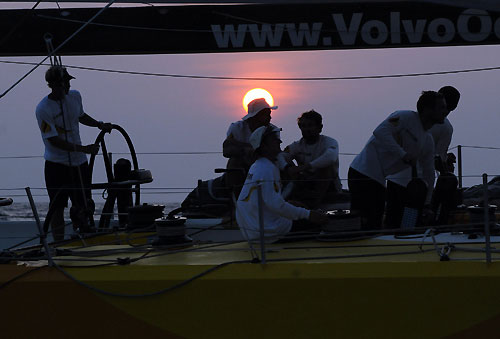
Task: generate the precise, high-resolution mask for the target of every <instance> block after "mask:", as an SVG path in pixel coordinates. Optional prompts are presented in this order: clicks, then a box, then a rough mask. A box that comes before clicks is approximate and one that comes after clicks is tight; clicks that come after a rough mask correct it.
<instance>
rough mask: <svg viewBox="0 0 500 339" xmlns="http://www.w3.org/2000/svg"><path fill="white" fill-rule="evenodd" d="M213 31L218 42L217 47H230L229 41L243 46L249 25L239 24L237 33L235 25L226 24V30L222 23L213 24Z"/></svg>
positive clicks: (234, 45)
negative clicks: (222, 27)
mask: <svg viewBox="0 0 500 339" xmlns="http://www.w3.org/2000/svg"><path fill="white" fill-rule="evenodd" d="M211 27H212V33H213V34H214V37H215V41H216V42H217V47H219V48H228V47H229V42H231V44H232V45H233V47H242V46H243V42H244V41H245V33H246V31H247V25H246V24H241V25H238V32H237V33H236V34H235V31H234V25H224V30H222V29H221V26H220V25H211Z"/></svg>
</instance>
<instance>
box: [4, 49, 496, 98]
mask: <svg viewBox="0 0 500 339" xmlns="http://www.w3.org/2000/svg"><path fill="white" fill-rule="evenodd" d="M59 47H60V46H59ZM59 47H57V48H56V50H58V49H59ZM45 60H46V58H45V59H44V60H42V61H41V62H40V63H38V64H37V63H32V62H22V61H7V60H0V63H4V64H20V65H36V67H35V69H36V68H37V67H38V66H41V65H42V64H43V62H44V61H45ZM44 66H49V65H45V64H44ZM66 68H73V69H81V70H87V71H97V72H106V73H118V74H128V75H144V76H154V77H167V78H181V79H186V78H187V79H207V80H243V81H337V80H366V79H387V78H409V77H420V76H433V75H447V74H460V73H473V72H487V71H497V70H500V66H494V67H480V68H470V69H460V70H451V71H438V72H422V73H399V74H378V75H360V76H345V77H231V76H223V75H219V76H209V75H193V74H168V73H152V72H139V71H124V70H113V69H106V68H96V67H84V66H75V65H66ZM32 71H34V69H33V70H31V71H30V72H29V73H31V72H32ZM26 76H27V75H26ZM21 80H22V79H21ZM19 82H20V81H19ZM15 85H17V83H16V84H15ZM9 90H10V89H9ZM5 94H6V93H4V94H3V95H2V96H0V98H1V97H3V96H4V95H5Z"/></svg>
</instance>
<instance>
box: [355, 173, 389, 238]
mask: <svg viewBox="0 0 500 339" xmlns="http://www.w3.org/2000/svg"><path fill="white" fill-rule="evenodd" d="M347 179H348V181H347V183H348V185H349V191H350V192H351V210H353V211H357V212H359V214H360V217H361V229H362V230H373V229H381V228H382V219H383V217H384V208H385V187H384V185H382V184H380V183H379V182H377V181H375V180H373V179H371V178H369V177H367V176H366V175H364V174H361V173H359V172H358V171H356V170H355V169H353V168H349V173H348V175H347Z"/></svg>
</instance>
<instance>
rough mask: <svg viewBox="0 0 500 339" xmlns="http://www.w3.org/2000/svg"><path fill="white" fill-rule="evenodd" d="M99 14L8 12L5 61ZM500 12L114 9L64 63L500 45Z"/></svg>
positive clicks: (74, 44)
mask: <svg viewBox="0 0 500 339" xmlns="http://www.w3.org/2000/svg"><path fill="white" fill-rule="evenodd" d="M98 10H99V9H97V8H78V9H61V10H57V9H54V10H47V9H44V10H34V11H31V10H1V11H0V55H1V56H21V55H45V54H46V53H47V51H46V46H45V41H44V39H43V36H44V34H45V33H51V34H52V35H53V37H54V39H53V45H54V47H56V48H57V46H59V44H61V43H62V42H63V41H65V40H66V39H67V38H68V37H69V36H70V35H71V34H73V33H74V32H75V31H76V30H78V28H79V27H81V26H82V25H83V24H84V23H85V22H87V21H88V20H89V19H90V18H91V17H92V16H93V15H94V14H96V13H97V11H98ZM499 17H500V16H499V14H498V13H496V12H488V11H486V10H484V9H474V8H457V7H452V6H446V5H439V4H430V3H421V2H411V1H401V2H394V1H391V2H375V1H369V2H356V3H354V2H348V3H329V4H326V3H321V4H293V5H283V4H277V5H220V6H218V5H197V6H148V7H133V8H130V7H128V8H109V9H107V10H106V11H105V12H104V13H102V14H101V15H100V16H99V17H98V18H96V19H95V21H94V22H92V23H91V24H90V25H89V26H87V27H85V28H84V29H83V30H82V31H81V32H80V33H79V34H77V35H76V36H75V37H74V38H73V39H71V40H70V41H69V42H67V44H65V45H64V46H63V47H62V48H61V50H60V53H61V54H62V55H97V54H101V55H102V54H170V53H221V52H248V51H252V52H260V51H287V50H322V49H352V48H391V47H423V46H453V45H482V44H498V43H499V42H500V19H499Z"/></svg>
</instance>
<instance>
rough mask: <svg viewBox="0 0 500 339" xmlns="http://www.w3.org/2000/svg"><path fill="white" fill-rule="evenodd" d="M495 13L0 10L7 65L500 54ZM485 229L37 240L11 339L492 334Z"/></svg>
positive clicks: (348, 4)
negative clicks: (152, 58) (371, 53)
mask: <svg viewBox="0 0 500 339" xmlns="http://www.w3.org/2000/svg"><path fill="white" fill-rule="evenodd" d="M161 2H164V3H165V2H166V1H161ZM176 2H177V3H178V2H179V1H176ZM198 3H210V2H209V1H201V0H199V1H198ZM242 3H244V4H242ZM109 4H111V2H109V3H108V5H109ZM264 8H265V9H266V10H265V11H263V9H264ZM499 10H500V6H499V5H498V4H497V3H496V2H495V1H486V0H483V1H375V0H374V1H367V0H365V1H359V2H356V1H347V0H344V1H342V0H339V1H334V0H332V1H327V0H325V1H315V2H314V4H312V3H309V2H307V3H301V2H300V1H297V2H294V1H285V0H283V1H258V4H250V3H249V1H243V2H239V4H238V5H217V6H215V5H196V6H164V7H162V6H154V7H152V8H149V7H146V8H143V7H141V8H116V9H115V8H106V9H105V10H102V12H100V11H101V9H71V10H62V11H59V10H5V11H3V10H2V11H0V18H1V20H0V31H2V32H8V34H7V35H5V38H4V40H3V41H2V45H1V49H0V55H4V56H7V55H8V56H18V55H45V45H44V39H43V35H44V34H45V33H46V32H51V34H52V35H53V37H54V39H55V41H61V42H62V43H61V44H60V45H59V46H58V47H56V50H57V53H59V54H60V55H63V56H64V55H80V54H84V55H90V54H137V53H201V52H234V51H241V52H244V51H256V50H258V51H284V50H312V49H336V48H338V49H345V48H386V47H409V46H413V47H416V46H448V45H449V46H452V45H468V44H471V45H473V44H498V43H499V41H500V37H499V35H500V31H498V28H499V27H500V23H499V22H500V21H499V20H500V19H499V14H498V12H497V11H499ZM97 14H98V15H97ZM21 20H22V22H23V24H21V25H16V23H19V22H21ZM83 25H86V26H85V28H84V29H82V30H81V31H80V32H79V33H78V34H75V35H74V36H73V34H74V33H75V32H76V31H77V30H78V29H80V28H81V27H83ZM145 27H147V29H144V28H145ZM136 183H137V182H134V184H136ZM0 208H1V207H0ZM489 217H490V215H489V213H488V211H486V212H485V217H484V220H481V222H479V223H478V224H477V225H466V228H467V229H469V228H472V229H473V231H472V233H474V234H476V236H477V237H476V239H471V237H470V236H469V235H470V234H469V233H467V232H450V229H449V228H442V229H440V228H435V227H434V228H427V229H418V230H415V232H413V233H417V234H400V235H399V236H394V234H380V233H376V234H367V233H366V232H359V230H357V229H356V227H355V225H351V226H353V227H348V228H345V229H341V228H334V231H331V230H330V231H327V232H324V233H323V234H321V235H320V236H318V235H317V234H303V235H302V236H301V237H300V239H293V238H292V239H290V238H288V239H284V240H286V242H285V241H283V242H278V243H272V244H269V243H266V242H265V241H263V242H260V243H256V244H254V243H248V242H247V241H245V240H244V239H243V238H242V236H241V234H240V232H239V230H238V229H234V228H231V227H227V225H220V224H219V222H220V220H216V219H202V220H187V221H186V223H185V227H184V228H183V227H180V225H178V224H175V225H173V226H174V228H175V231H177V232H181V234H188V233H187V232H188V231H186V229H187V230H189V235H190V236H191V238H192V239H193V242H192V243H191V242H189V241H185V242H182V241H181V242H174V243H168V242H167V243H163V244H160V245H159V246H153V242H152V241H153V240H154V239H158V238H160V237H161V234H156V232H157V231H156V228H155V230H154V231H153V232H151V230H149V232H139V231H138V230H135V231H132V232H128V233H125V234H124V233H119V232H109V234H106V235H105V236H101V237H95V238H99V239H98V241H96V242H94V240H95V238H82V239H76V240H71V241H69V242H65V243H61V244H56V245H55V246H54V245H51V244H50V243H47V242H46V241H43V240H44V239H42V242H43V246H35V247H30V248H23V249H19V248H17V249H13V250H11V251H4V252H2V256H1V258H2V261H3V262H5V263H4V264H3V265H1V266H0V300H1V302H2V306H3V307H2V309H3V311H2V320H3V321H2V335H3V336H4V337H16V338H18V337H27V338H28V337H29V338H33V337H48V336H52V337H63V336H64V337H67V336H71V337H88V336H94V337H95V336H97V337H109V336H116V335H123V336H126V337H132V336H135V335H142V336H145V337H148V338H156V337H158V338H184V337H185V338H207V337H231V338H233V337H240V338H255V337H261V338H263V337H265V338H267V337H289V338H305V337H382V336H383V337H414V338H422V337H445V336H448V337H457V338H458V337H460V338H464V337H482V336H486V335H494V334H495V333H497V332H498V330H497V327H498V325H497V324H498V320H499V318H500V309H499V307H498V305H497V298H498V297H500V292H498V289H497V288H496V286H497V285H498V283H499V282H500V267H499V266H498V258H495V256H494V255H495V254H496V253H497V250H496V249H495V247H496V244H497V243H498V242H500V237H498V236H496V235H490V234H489V230H490V228H491V227H490V224H491V222H492V221H493V220H491V221H490V219H489ZM334 219H335V218H334ZM340 219H341V218H338V219H335V220H336V221H338V222H340V221H339V220H340ZM170 220H173V222H172V223H175V222H179V223H182V222H181V220H182V219H180V218H175V217H174V216H173V217H172V218H171V219H170ZM162 222H163V223H165V224H168V223H169V222H170V221H169V220H168V219H166V218H163V219H160V220H159V221H158V222H157V223H158V225H160V226H161V225H162ZM353 223H354V221H353ZM474 227H475V228H474ZM182 232H184V233H182ZM40 233H41V234H43V231H42V230H41V231H40ZM178 234H179V233H176V235H178ZM170 236H171V234H170V235H167V236H166V237H167V238H168V237H170ZM42 238H43V236H42ZM103 239H105V240H104V241H103ZM293 240H296V241H293Z"/></svg>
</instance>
